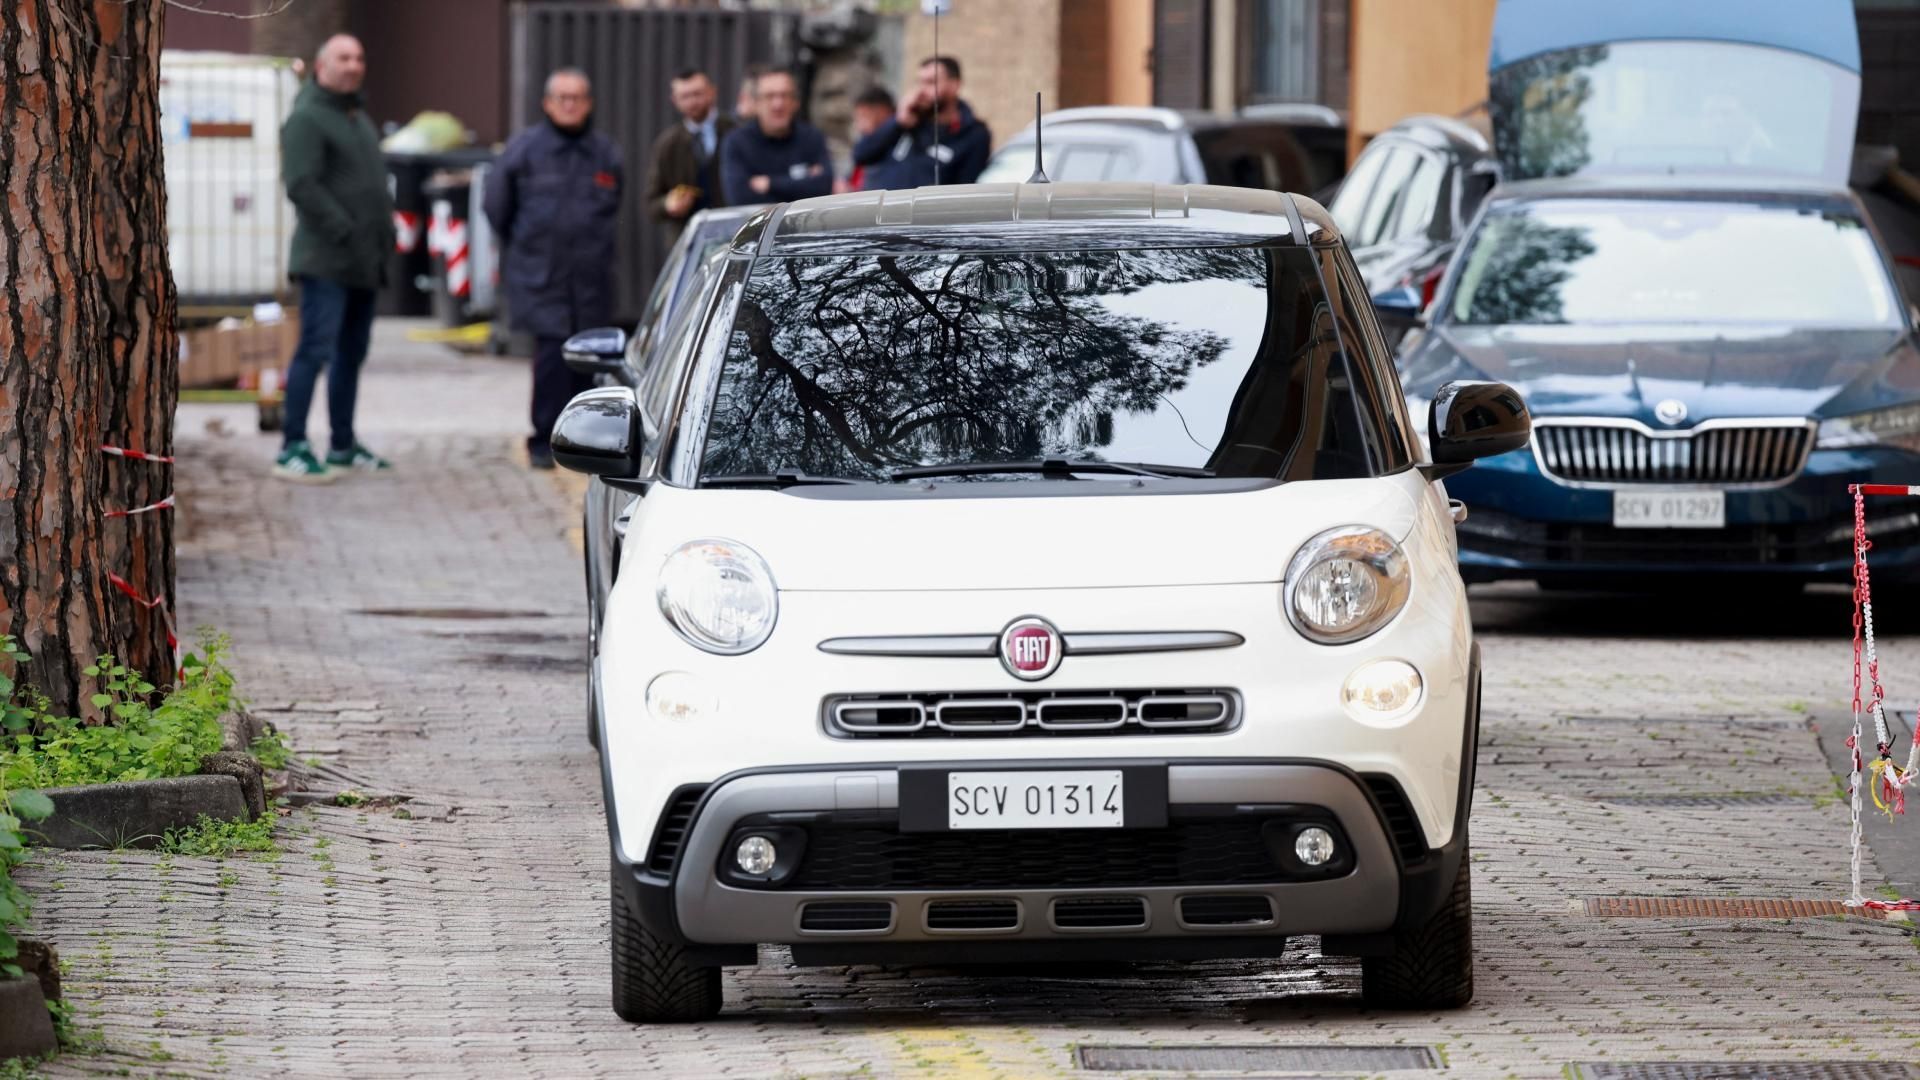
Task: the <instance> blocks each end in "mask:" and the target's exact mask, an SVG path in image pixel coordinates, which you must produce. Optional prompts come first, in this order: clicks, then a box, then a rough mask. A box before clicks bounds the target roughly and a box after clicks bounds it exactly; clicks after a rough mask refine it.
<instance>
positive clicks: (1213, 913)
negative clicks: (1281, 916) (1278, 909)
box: [1180, 895, 1273, 926]
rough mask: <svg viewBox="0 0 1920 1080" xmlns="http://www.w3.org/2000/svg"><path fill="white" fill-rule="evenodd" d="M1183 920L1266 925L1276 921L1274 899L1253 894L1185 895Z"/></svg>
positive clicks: (1197, 923)
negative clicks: (1274, 918)
mask: <svg viewBox="0 0 1920 1080" xmlns="http://www.w3.org/2000/svg"><path fill="white" fill-rule="evenodd" d="M1180 921H1181V922H1184V923H1186V924H1187V925H1188V926H1267V925H1271V924H1272V922H1273V902H1272V901H1270V900H1268V899H1267V898H1266V897H1264V896H1252V895H1240V896H1235V895H1227V896H1187V897H1182V898H1181V900H1180Z"/></svg>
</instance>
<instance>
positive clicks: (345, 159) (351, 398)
mask: <svg viewBox="0 0 1920 1080" xmlns="http://www.w3.org/2000/svg"><path fill="white" fill-rule="evenodd" d="M366 74H367V54H366V51H365V50H364V49H362V48H361V46H360V42H359V41H358V40H356V39H355V38H353V37H351V36H349V35H346V34H338V35H335V36H334V37H331V38H329V39H327V43H326V44H325V45H322V46H321V47H320V53H319V55H318V56H315V57H314V60H313V81H312V82H310V83H308V84H307V85H305V86H303V87H301V89H300V95H299V97H298V98H296V99H295V100H294V105H293V111H292V112H291V113H289V114H288V116H287V122H286V124H285V125H283V126H282V127H281V129H280V178H281V180H282V181H284V182H285V183H286V185H287V198H288V199H290V200H292V202H293V210H294V230H293V252H292V256H291V259H290V264H291V265H290V266H289V267H288V272H289V274H290V275H291V276H292V278H293V280H294V281H295V283H297V284H298V285H299V286H300V343H299V344H298V345H297V346H296V347H295V348H294V353H293V360H292V362H291V363H290V364H289V365H288V370H287V397H286V431H285V437H284V443H283V445H282V447H281V450H280V456H279V457H278V458H276V459H275V461H274V465H273V471H274V475H276V476H278V477H280V478H281V479H283V480H291V481H293V482H295V483H306V484H314V483H327V482H329V481H332V480H335V479H338V478H339V477H340V476H342V475H346V474H353V473H359V474H377V473H382V472H385V471H387V470H388V469H390V468H391V466H390V465H389V464H388V463H387V461H386V459H384V458H382V457H380V456H379V455H378V454H375V453H373V452H372V451H370V450H368V449H367V448H366V447H365V446H362V445H361V444H360V441H359V439H358V438H356V437H355V435H354V431H353V414H354V405H355V402H356V399H357V398H358V396H359V389H360V365H361V364H362V363H363V362H365V360H366V358H367V342H368V339H369V337H370V336H371V335H372V332H373V306H374V290H376V289H378V288H379V287H380V285H381V284H382V282H383V281H384V279H385V276H386V266H387V253H388V252H390V251H392V250H393V201H392V199H391V198H390V197H389V196H388V195H387V170H386V164H385V162H384V161H383V159H382V158H381V155H380V140H379V137H378V136H377V135H376V134H375V133H374V130H373V122H372V121H371V120H369V119H368V118H367V112H366V109H365V108H364V107H362V105H361V102H360V84H361V82H362V81H363V80H365V78H366ZM322 372H325V373H326V376H327V419H328V432H327V434H328V437H329V446H330V449H329V450H328V452H327V455H326V458H325V459H324V460H322V459H321V458H320V457H319V456H317V455H316V454H315V453H314V451H313V448H312V446H311V445H310V444H309V443H308V441H307V414H308V413H309V412H311V411H312V407H313V393H314V388H315V385H316V384H317V383H318V382H319V380H320V375H321V373H322Z"/></svg>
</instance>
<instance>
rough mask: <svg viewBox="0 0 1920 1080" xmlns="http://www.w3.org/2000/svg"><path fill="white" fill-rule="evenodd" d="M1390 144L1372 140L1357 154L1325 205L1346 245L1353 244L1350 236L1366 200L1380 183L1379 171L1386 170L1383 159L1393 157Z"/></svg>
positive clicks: (1356, 232)
mask: <svg viewBox="0 0 1920 1080" xmlns="http://www.w3.org/2000/svg"><path fill="white" fill-rule="evenodd" d="M1393 151H1394V144H1393V143H1392V142H1388V141H1375V142H1373V143H1372V144H1370V145H1368V147H1367V148H1366V149H1365V150H1362V151H1361V152H1360V159H1359V160H1358V161H1355V162H1354V163H1353V170H1352V171H1351V172H1349V173H1347V178H1346V179H1345V180H1343V181H1341V183H1340V190H1339V191H1338V192H1336V193H1335V194H1334V196H1333V202H1332V203H1331V204H1329V205H1328V206H1327V213H1329V214H1332V215H1333V221H1334V224H1336V225H1338V226H1340V231H1341V232H1343V233H1345V234H1346V236H1347V243H1349V244H1357V243H1358V242H1359V241H1357V240H1355V239H1354V237H1355V236H1356V235H1358V232H1359V229H1360V216H1361V215H1362V214H1364V213H1366V210H1367V199H1368V198H1369V197H1370V196H1372V195H1373V189H1374V187H1375V186H1376V185H1377V184H1378V183H1379V182H1380V170H1381V169H1383V168H1385V167H1386V164H1387V158H1388V157H1389V156H1391V155H1392V154H1393Z"/></svg>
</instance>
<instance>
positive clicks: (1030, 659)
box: [1000, 616, 1060, 682]
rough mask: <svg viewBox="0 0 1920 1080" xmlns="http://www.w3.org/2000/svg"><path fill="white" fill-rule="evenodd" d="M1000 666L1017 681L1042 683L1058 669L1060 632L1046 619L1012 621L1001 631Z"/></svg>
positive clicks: (1028, 618) (1030, 618)
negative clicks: (1042, 680)
mask: <svg viewBox="0 0 1920 1080" xmlns="http://www.w3.org/2000/svg"><path fill="white" fill-rule="evenodd" d="M1000 665H1001V666H1002V667H1004V668H1006V669H1007V674H1009V675H1012V676H1013V677H1014V678H1016V679H1026V680H1028V681H1030V682H1031V681H1033V680H1035V679H1044V678H1046V677H1047V676H1049V675H1051V674H1053V671H1054V669H1055V668H1057V667H1059V666H1060V631H1058V630H1055V629H1054V628H1053V624H1052V623H1050V622H1048V621H1047V620H1045V619H1039V618H1033V617H1031V616H1029V617H1027V618H1024V619H1015V620H1014V621H1013V622H1011V623H1008V624H1007V628H1006V629H1005V630H1002V631H1000Z"/></svg>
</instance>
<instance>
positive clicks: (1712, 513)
mask: <svg viewBox="0 0 1920 1080" xmlns="http://www.w3.org/2000/svg"><path fill="white" fill-rule="evenodd" d="M1726 525H1727V493H1726V492H1724V491H1616V492H1614V493H1613V527H1614V528H1616V529H1723V528H1725V527H1726Z"/></svg>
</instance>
